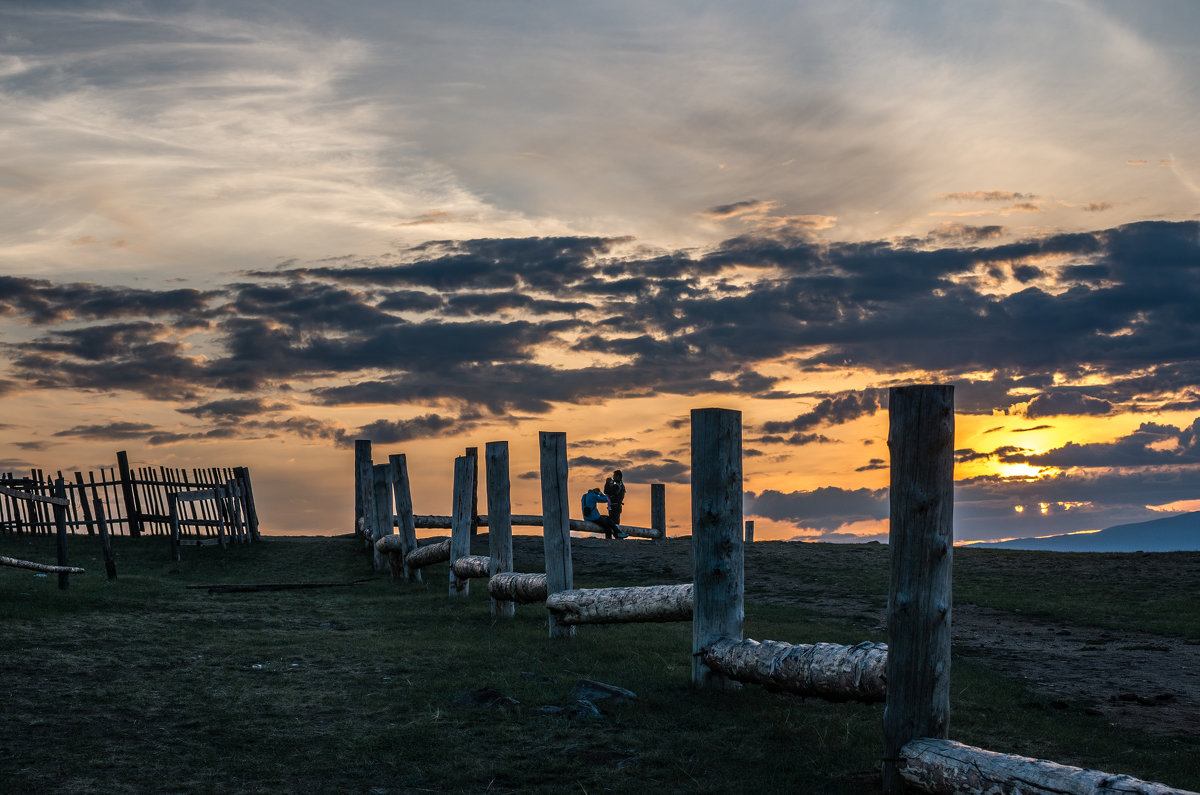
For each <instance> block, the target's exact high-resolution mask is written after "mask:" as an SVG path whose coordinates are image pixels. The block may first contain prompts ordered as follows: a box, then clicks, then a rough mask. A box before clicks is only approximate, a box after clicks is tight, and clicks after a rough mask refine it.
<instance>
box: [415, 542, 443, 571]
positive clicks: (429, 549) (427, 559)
mask: <svg viewBox="0 0 1200 795" xmlns="http://www.w3.org/2000/svg"><path fill="white" fill-rule="evenodd" d="M447 560H450V539H448V538H447V539H446V540H445V541H440V542H438V543H436V544H426V545H425V546H423V547H417V548H416V549H415V550H413V551H412V552H410V553H409V555H408V557H407V558H406V559H405V560H404V565H406V566H408V567H409V568H410V569H420V568H424V567H425V566H432V565H433V564H434V563H442V562H445V561H447Z"/></svg>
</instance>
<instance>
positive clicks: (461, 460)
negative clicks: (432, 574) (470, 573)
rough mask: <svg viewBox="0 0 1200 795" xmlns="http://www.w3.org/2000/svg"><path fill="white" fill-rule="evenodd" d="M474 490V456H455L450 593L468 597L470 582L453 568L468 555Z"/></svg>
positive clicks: (469, 551)
mask: <svg viewBox="0 0 1200 795" xmlns="http://www.w3.org/2000/svg"><path fill="white" fill-rule="evenodd" d="M474 493H475V459H474V458H473V457H471V456H467V455H464V456H459V457H458V458H456V459H454V524H453V526H452V527H451V528H450V563H451V565H450V589H449V592H450V595H451V596H458V597H462V596H467V595H468V594H469V593H470V592H471V581H470V580H469V579H467V578H465V577H459V576H458V575H457V574H456V573H455V571H454V565H453V564H454V561H456V560H458V559H459V558H465V557H467V556H468V555H470V554H471V526H472V524H473V523H474V522H473V519H474V515H473V514H472V513H471V500H472V499H473V498H474Z"/></svg>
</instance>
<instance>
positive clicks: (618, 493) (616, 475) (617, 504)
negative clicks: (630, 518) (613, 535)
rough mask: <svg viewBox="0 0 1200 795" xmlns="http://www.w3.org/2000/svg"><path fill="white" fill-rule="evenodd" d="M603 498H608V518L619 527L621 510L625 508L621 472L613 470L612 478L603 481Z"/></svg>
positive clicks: (623, 484)
mask: <svg viewBox="0 0 1200 795" xmlns="http://www.w3.org/2000/svg"><path fill="white" fill-rule="evenodd" d="M604 496H605V497H608V518H609V519H612V520H613V524H615V525H617V526H618V527H620V526H621V509H622V508H624V507H625V481H624V480H623V479H622V475H621V470H619V469H614V470H613V473H612V477H610V478H608V479H607V480H605V481H604Z"/></svg>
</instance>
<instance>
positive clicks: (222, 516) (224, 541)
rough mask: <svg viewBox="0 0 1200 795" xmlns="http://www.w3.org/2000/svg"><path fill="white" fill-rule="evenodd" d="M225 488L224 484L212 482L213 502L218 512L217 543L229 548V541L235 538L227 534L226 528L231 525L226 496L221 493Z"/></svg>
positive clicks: (223, 547)
mask: <svg viewBox="0 0 1200 795" xmlns="http://www.w3.org/2000/svg"><path fill="white" fill-rule="evenodd" d="M224 488H225V487H224V486H221V485H220V484H218V483H213V484H212V493H213V504H214V507H215V508H216V514H217V544H219V545H220V547H221V549H229V541H232V540H233V539H231V538H228V536H227V534H226V528H227V527H228V525H229V516H228V512H227V511H226V510H225V499H224V496H223V495H222V494H221V492H222V491H223V490H224Z"/></svg>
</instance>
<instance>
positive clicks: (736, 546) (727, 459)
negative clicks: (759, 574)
mask: <svg viewBox="0 0 1200 795" xmlns="http://www.w3.org/2000/svg"><path fill="white" fill-rule="evenodd" d="M692 561H693V567H694V568H693V577H694V583H695V589H696V590H695V607H694V611H693V618H692V684H693V685H696V686H698V687H705V688H711V689H718V690H729V689H734V688H736V687H738V684H737V682H734V681H733V680H732V679H729V678H727V677H725V676H722V675H721V674H719V673H717V672H716V671H713V670H711V669H710V668H709V667H708V666H707V665H705V664H704V663H703V662H702V661H701V659H700V653H701V652H702V651H703V650H704V649H705V648H706V647H708V646H709V645H711V644H712V643H713V642H714V641H716V640H718V639H721V638H729V639H732V640H741V639H742V624H743V620H744V615H743V598H744V594H743V587H744V581H745V576H744V573H743V572H744V569H743V566H744V560H743V546H742V413H741V412H740V411H733V410H730V409H692Z"/></svg>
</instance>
